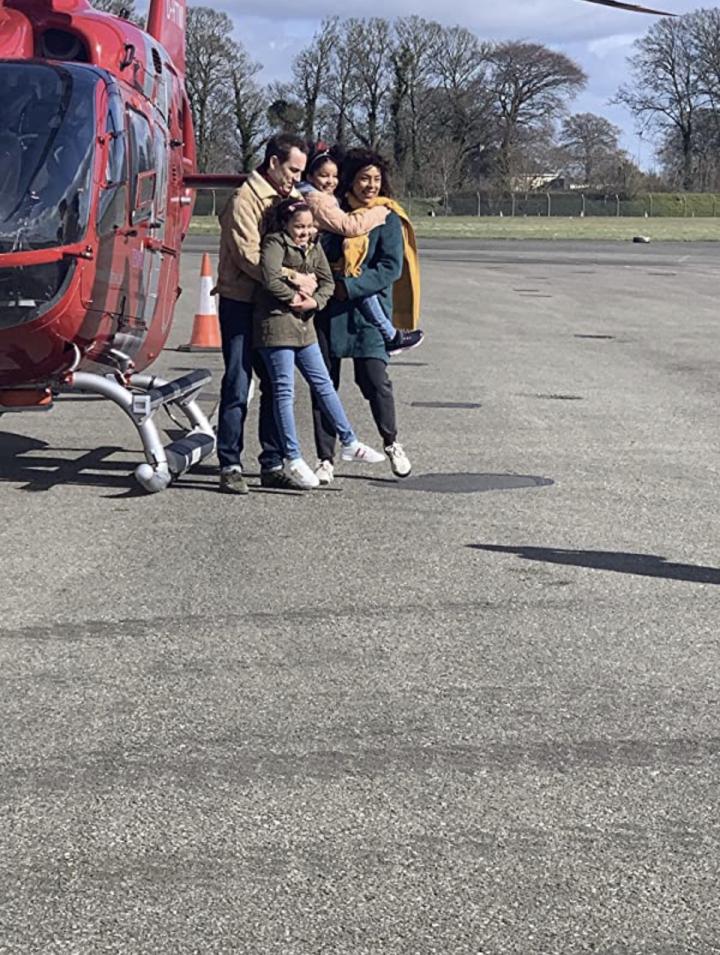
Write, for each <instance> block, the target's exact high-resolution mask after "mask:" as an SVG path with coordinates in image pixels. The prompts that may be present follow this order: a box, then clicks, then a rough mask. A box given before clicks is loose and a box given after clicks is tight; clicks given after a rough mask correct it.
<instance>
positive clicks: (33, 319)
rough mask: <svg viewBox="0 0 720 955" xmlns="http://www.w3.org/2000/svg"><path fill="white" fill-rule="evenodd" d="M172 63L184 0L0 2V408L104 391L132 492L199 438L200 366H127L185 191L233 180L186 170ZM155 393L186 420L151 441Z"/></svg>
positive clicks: (139, 346)
mask: <svg viewBox="0 0 720 955" xmlns="http://www.w3.org/2000/svg"><path fill="white" fill-rule="evenodd" d="M590 2H592V3H600V4H603V5H605V6H612V7H619V8H622V9H628V10H635V11H637V12H644V13H661V11H658V10H651V9H649V8H646V7H640V6H637V5H635V4H629V3H623V2H619V0H590ZM184 73H185V0H150V7H149V12H148V21H147V31H144V30H141V29H140V28H139V27H137V26H136V25H135V24H133V23H131V22H129V21H127V20H125V19H122V18H121V17H117V16H113V15H112V14H107V13H102V12H99V11H97V10H94V9H93V8H92V7H91V6H90V5H89V3H88V2H87V0H0V93H1V95H0V414H1V413H3V412H5V411H25V410H38V409H47V408H50V407H52V404H53V401H54V398H55V397H56V396H57V395H58V394H61V393H64V392H68V391H80V392H87V393H93V394H98V395H103V396H105V397H107V398H109V399H111V400H112V401H114V402H115V403H116V404H117V405H119V406H120V407H121V408H122V409H123V411H124V412H125V413H126V414H127V415H128V416H129V418H130V419H131V420H132V422H133V423H134V425H135V426H136V427H137V429H138V431H139V433H140V436H141V439H142V442H143V447H144V451H145V457H146V461H145V463H143V464H141V465H140V466H139V467H138V468H137V469H136V471H135V476H136V478H137V479H138V481H139V483H140V484H141V486H142V487H143V488H145V489H146V490H147V491H160V490H163V489H164V488H165V487H167V486H168V484H169V483H170V482H171V480H172V479H173V477H176V476H177V475H179V474H182V473H183V472H184V471H185V470H187V468H189V467H191V466H192V465H193V464H195V463H197V462H198V461H200V460H202V459H203V458H205V457H207V456H208V455H209V454H211V453H212V452H213V450H214V447H215V435H214V432H213V429H212V427H211V425H210V423H209V422H208V420H207V418H206V417H205V415H204V414H203V412H202V411H201V410H200V408H199V406H198V404H197V402H196V400H195V399H196V398H197V396H198V393H199V391H200V389H201V388H202V387H203V386H204V385H205V384H206V383H207V382H208V381H209V380H210V374H209V372H205V371H202V370H199V369H198V370H195V371H192V372H189V373H188V374H186V375H184V376H183V377H181V378H179V379H177V380H175V381H172V382H166V381H164V380H162V379H159V378H157V377H155V376H152V375H148V374H144V373H143V372H144V370H145V369H146V368H147V367H148V366H149V365H150V364H151V363H152V362H153V361H154V360H155V359H156V358H157V356H158V355H159V353H160V351H161V350H162V348H163V345H164V344H165V341H166V339H167V336H168V334H169V332H170V327H171V323H172V318H173V311H174V308H175V303H176V300H177V297H178V294H179V288H178V279H179V258H180V250H181V246H182V242H183V239H184V237H185V235H186V233H187V230H188V226H189V223H190V216H191V212H192V206H193V195H194V193H193V190H194V189H195V188H200V187H203V186H219V185H235V184H237V183H239V182H240V181H242V177H238V176H228V177H217V176H202V175H198V174H197V173H196V171H195V141H194V136H193V125H192V117H191V112H190V104H189V101H188V97H187V93H186V91H185V83H184ZM169 405H172V406H175V407H177V408H179V409H180V410H181V411H182V412H183V413H184V415H185V417H186V418H187V429H186V434H185V435H184V436H183V437H182V438H181V439H179V440H177V441H174V442H172V443H171V444H169V445H167V446H163V443H162V440H161V439H160V436H159V432H158V429H157V427H156V425H155V423H154V420H153V416H154V414H155V412H156V411H157V410H158V409H159V408H161V407H164V406H169Z"/></svg>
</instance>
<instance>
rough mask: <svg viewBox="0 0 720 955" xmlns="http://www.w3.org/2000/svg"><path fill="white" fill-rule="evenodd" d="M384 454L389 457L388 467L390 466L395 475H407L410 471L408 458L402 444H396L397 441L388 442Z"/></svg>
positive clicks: (410, 465) (410, 466)
mask: <svg viewBox="0 0 720 955" xmlns="http://www.w3.org/2000/svg"><path fill="white" fill-rule="evenodd" d="M385 454H387V456H388V458H390V467H391V468H392V472H393V474H395V475H397V477H407V476H408V474H409V473H410V472H411V471H412V464H410V458H409V457H408V456H407V454H405V451H404V450H403V446H402V445H401V444H398V442H397V441H396V442H395V443H394V444H389V445H388V446H387V447H386V448H385Z"/></svg>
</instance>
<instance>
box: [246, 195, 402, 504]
mask: <svg viewBox="0 0 720 955" xmlns="http://www.w3.org/2000/svg"><path fill="white" fill-rule="evenodd" d="M269 230H270V231H269V232H268V234H267V235H266V236H265V239H264V240H263V245H262V251H261V255H260V268H261V271H262V284H261V289H260V293H259V296H258V302H257V306H256V309H255V318H254V339H255V346H256V347H257V348H258V349H259V351H260V354H261V355H262V357H263V359H264V361H265V364H266V365H267V369H268V372H269V375H270V378H271V381H272V390H273V403H274V409H275V418H276V421H277V425H278V430H279V431H280V439H281V441H282V444H283V450H284V454H285V458H286V462H287V464H286V467H287V470H288V472H289V474H290V476H291V477H292V478H293V479H294V480H295V481H296V482H297V483H298V484H300V485H301V486H302V487H305V488H312V487H318V485H319V484H320V481H319V479H318V477H317V476H316V475H315V474H314V473H313V471H312V469H311V468H310V467H309V465H308V464H307V463H306V462H305V460H304V459H303V457H302V454H301V453H300V445H299V443H298V437H297V428H296V426H295V413H294V407H293V406H294V401H295V368H296V367H297V368H298V369H299V371H300V374H301V375H302V376H303V378H304V379H305V380H306V381H307V383H308V385H309V386H310V390H311V391H312V393H313V395H314V396H315V398H316V400H317V402H318V404H319V405H320V407H321V408H322V410H323V412H324V414H325V415H326V417H327V419H328V420H329V421H330V422H331V423H332V426H333V427H334V429H335V431H336V433H337V436H338V438H339V439H340V443H341V444H342V454H341V457H342V460H343V461H351V462H354V463H356V464H379V463H380V462H381V461H384V460H385V458H384V456H383V455H382V454H380V453H379V452H378V451H375V450H374V449H373V448H370V447H368V446H367V445H366V444H362V443H361V442H360V441H358V439H357V437H356V435H355V432H354V431H353V429H352V426H351V424H350V422H349V421H348V418H347V415H346V414H345V409H344V408H343V406H342V403H341V401H340V398H339V397H338V394H337V391H336V390H335V387H334V386H333V383H332V381H331V379H330V375H329V373H328V370H327V367H326V365H325V362H324V360H323V357H322V354H321V352H320V347H319V345H318V342H317V336H316V334H315V323H314V321H313V318H314V315H315V312H316V311H317V310H318V309H319V308H323V307H324V306H325V305H326V304H327V302H328V301H329V299H330V296H331V295H332V293H333V290H334V288H335V281H334V279H333V275H332V272H331V270H330V266H329V264H328V260H327V257H326V255H325V253H324V252H323V250H322V247H321V246H320V245H319V244H318V243H317V242H315V241H314V231H315V230H314V226H313V217H312V213H311V212H310V208H309V207H308V205H307V203H305V202H304V201H302V200H298V199H285V200H284V201H283V202H281V203H279V204H278V205H277V206H276V207H275V208H274V210H273V211H272V218H271V221H270V222H269ZM283 270H285V274H283ZM288 270H292V271H293V272H303V273H306V274H310V273H313V274H314V275H315V277H316V278H317V282H318V286H317V289H316V291H315V294H314V296H312V297H307V296H301V295H299V294H298V292H297V291H296V289H295V288H293V287H292V286H291V285H290V284H289V283H288V280H287V278H286V277H285V276H286V275H287V274H288Z"/></svg>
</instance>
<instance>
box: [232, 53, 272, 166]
mask: <svg viewBox="0 0 720 955" xmlns="http://www.w3.org/2000/svg"><path fill="white" fill-rule="evenodd" d="M261 69H262V67H261V66H260V64H259V63H253V62H252V61H251V60H250V57H249V56H248V54H247V53H246V52H245V51H244V50H241V51H240V58H239V61H237V60H236V62H235V69H234V72H233V76H232V85H233V120H234V127H235V135H236V137H237V144H238V146H239V148H240V163H239V166H240V170H241V171H242V172H250V171H251V170H252V169H254V168H255V165H256V160H257V153H258V150H259V148H260V146H261V145H262V143H263V141H264V140H265V138H266V133H267V111H268V101H267V95H266V93H265V91H264V90H263V89H262V88H261V87H260V86H258V84H257V83H256V82H255V76H256V75H257V73H258V72H259V71H260V70H261Z"/></svg>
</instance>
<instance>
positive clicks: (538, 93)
mask: <svg viewBox="0 0 720 955" xmlns="http://www.w3.org/2000/svg"><path fill="white" fill-rule="evenodd" d="M488 59H489V62H490V75H489V86H490V89H491V90H492V93H493V98H494V102H495V108H496V111H497V116H498V122H499V127H500V142H499V146H498V157H497V169H498V180H499V183H500V185H501V186H502V188H503V189H505V190H509V189H510V186H511V179H512V171H513V150H514V147H515V145H516V143H517V139H518V133H519V131H520V130H521V129H529V128H531V127H533V126H536V125H539V124H540V125H541V124H542V123H544V122H546V121H547V119H548V118H554V117H557V116H558V115H559V114H561V113H562V112H563V111H564V110H565V108H566V102H567V100H568V99H570V98H571V97H573V96H575V95H576V94H577V93H578V92H579V91H580V90H581V89H582V88H583V87H584V86H585V84H586V82H587V77H586V75H585V73H584V72H583V70H582V69H581V68H580V67H579V66H578V65H577V63H575V62H574V61H573V60H571V59H570V58H569V57H567V56H565V54H564V53H556V52H555V51H554V50H550V49H548V48H547V47H546V46H542V45H541V44H539V43H517V42H507V43H498V44H496V45H495V46H494V47H493V48H492V50H490V51H489V53H488Z"/></svg>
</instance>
